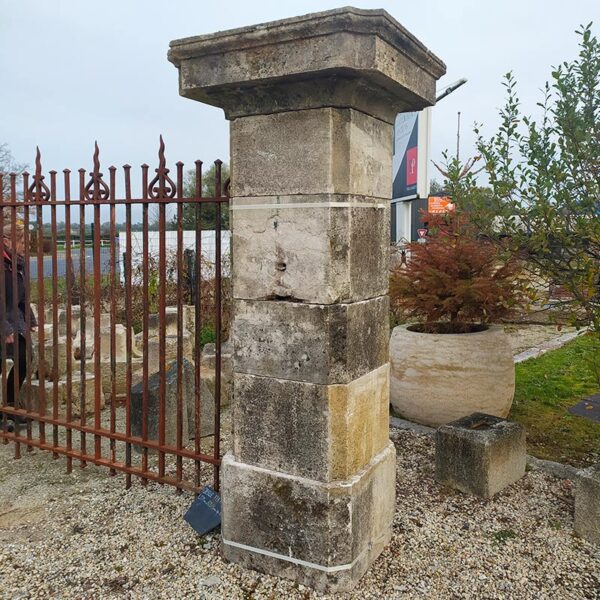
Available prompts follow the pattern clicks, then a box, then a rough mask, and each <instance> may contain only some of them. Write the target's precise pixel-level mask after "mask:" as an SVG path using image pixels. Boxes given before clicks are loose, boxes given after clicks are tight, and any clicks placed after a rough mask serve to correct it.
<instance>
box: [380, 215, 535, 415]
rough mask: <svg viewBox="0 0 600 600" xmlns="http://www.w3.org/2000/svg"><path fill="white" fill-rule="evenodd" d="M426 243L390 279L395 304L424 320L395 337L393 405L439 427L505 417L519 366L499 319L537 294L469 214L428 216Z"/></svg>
mask: <svg viewBox="0 0 600 600" xmlns="http://www.w3.org/2000/svg"><path fill="white" fill-rule="evenodd" d="M427 222H428V226H429V233H428V237H427V242H426V243H425V244H418V243H415V244H412V245H411V246H410V260H409V261H408V264H407V265H406V266H403V267H402V268H399V269H397V270H396V271H395V272H394V273H393V274H392V277H391V282H390V297H391V300H392V303H393V305H394V306H395V307H396V308H399V309H400V310H402V311H404V313H405V314H406V315H407V316H408V317H409V318H412V319H415V320H417V321H418V322H416V323H414V324H412V325H408V326H400V327H396V328H395V329H394V331H393V332H392V338H391V342H390V359H391V365H392V376H391V402H392V406H393V408H394V410H395V411H396V412H397V413H398V414H400V415H401V416H403V417H405V418H408V419H410V420H413V421H417V422H420V423H425V424H428V425H436V426H437V425H440V424H442V423H447V422H449V421H452V420H455V419H458V418H460V417H463V416H466V415H469V414H471V413H473V412H484V413H488V414H493V415H497V416H506V415H507V414H508V411H509V410H510V406H511V404H512V399H513V394H514V365H513V358H512V351H511V348H510V346H509V343H508V339H507V338H506V337H505V334H504V332H503V330H502V328H501V327H498V326H494V325H493V323H497V322H498V321H499V320H500V319H502V318H505V317H507V316H509V315H510V314H511V313H513V312H514V311H516V310H518V309H519V308H522V307H523V306H524V305H526V304H527V303H528V302H529V301H530V300H531V298H532V294H531V292H530V288H529V285H528V282H527V281H526V280H524V279H522V278H520V277H519V275H520V261H519V259H518V257H517V256H515V255H514V254H511V253H510V252H509V251H508V250H505V249H504V248H502V247H501V246H499V245H498V244H492V243H489V242H488V241H487V240H486V239H482V238H480V237H479V236H478V234H477V230H476V228H475V226H474V225H473V224H472V222H471V220H470V218H469V215H468V214H467V213H461V212H451V213H447V214H445V215H428V216H427Z"/></svg>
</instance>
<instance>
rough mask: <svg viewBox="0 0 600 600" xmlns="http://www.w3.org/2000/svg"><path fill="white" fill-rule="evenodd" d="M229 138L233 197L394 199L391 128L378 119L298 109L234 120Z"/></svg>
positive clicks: (346, 112) (356, 113)
mask: <svg viewBox="0 0 600 600" xmlns="http://www.w3.org/2000/svg"><path fill="white" fill-rule="evenodd" d="M230 134H231V143H230V146H231V162H232V164H234V165H235V170H233V171H232V178H231V196H232V197H233V198H237V197H241V196H283V195H288V194H324V193H327V194H355V195H359V196H368V197H373V198H383V199H387V200H389V199H390V198H391V197H392V153H393V149H392V138H393V126H392V125H391V124H389V123H385V122H384V121H381V120H379V119H376V118H375V117H371V116H368V115H366V114H364V113H362V112H359V111H356V110H353V109H349V108H318V109H311V110H300V111H294V112H286V113H278V114H270V115H258V116H251V117H243V118H239V119H235V120H234V121H232V122H231V129H230ZM290 140H294V143H290ZM256 148H260V150H259V151H258V152H257V151H256Z"/></svg>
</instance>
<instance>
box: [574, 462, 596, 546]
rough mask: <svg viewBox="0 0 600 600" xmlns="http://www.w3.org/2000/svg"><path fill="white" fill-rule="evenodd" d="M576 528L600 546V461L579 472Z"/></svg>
mask: <svg viewBox="0 0 600 600" xmlns="http://www.w3.org/2000/svg"><path fill="white" fill-rule="evenodd" d="M574 528H575V531H576V532H577V533H578V534H579V535H580V536H581V537H582V538H584V539H586V540H587V541H588V542H591V543H592V544H597V545H598V546H600V463H598V464H596V465H593V466H591V467H588V468H587V469H583V470H581V471H579V472H578V473H577V477H576V479H575V522H574Z"/></svg>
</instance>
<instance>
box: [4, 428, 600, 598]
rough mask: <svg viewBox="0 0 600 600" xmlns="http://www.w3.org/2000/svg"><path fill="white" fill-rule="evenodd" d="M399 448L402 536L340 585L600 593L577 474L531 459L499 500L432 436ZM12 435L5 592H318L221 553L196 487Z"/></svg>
mask: <svg viewBox="0 0 600 600" xmlns="http://www.w3.org/2000/svg"><path fill="white" fill-rule="evenodd" d="M391 436H392V439H393V440H394V442H395V444H396V447H397V450H398V476H397V505H398V509H397V512H396V518H395V521H394V535H393V539H392V543H391V544H390V546H389V547H388V548H387V549H386V550H385V551H384V553H383V554H382V555H381V557H380V558H379V559H378V560H377V561H376V563H375V564H374V565H373V567H372V568H371V570H370V571H369V572H368V573H367V575H366V576H365V577H364V578H363V579H362V580H361V581H360V583H359V584H358V586H357V588H356V591H355V592H354V593H353V594H340V595H337V596H336V598H360V599H365V598H376V599H378V600H380V599H381V598H402V599H404V598H406V599H411V598H436V599H437V598H440V599H442V598H443V599H447V598H448V599H458V598H465V599H466V598H469V599H471V598H476V599H480V598H481V599H492V598H507V599H515V600H526V599H535V600H538V599H548V600H550V599H552V600H554V599H563V598H565V599H576V598H577V599H579V598H581V599H583V598H587V599H594V598H600V550H599V549H598V548H597V547H593V546H592V545H590V544H588V543H586V542H585V541H583V540H581V539H579V538H577V537H576V536H575V535H574V534H573V529H572V512H573V499H572V495H571V486H570V482H569V481H561V480H558V479H555V478H553V477H552V476H550V475H546V474H544V473H541V472H538V471H530V472H528V473H527V475H526V476H525V478H524V479H522V480H521V481H520V482H518V483H517V484H515V485H514V486H512V487H511V488H510V489H508V490H506V491H505V492H503V493H501V494H499V495H498V496H497V497H496V498H494V499H492V500H488V501H484V500H480V499H476V498H472V497H468V496H465V495H462V494H460V493H458V492H454V491H452V490H449V489H443V488H441V487H440V486H439V485H437V484H436V483H435V481H434V479H433V446H432V440H431V439H430V438H429V437H428V436H424V435H418V434H415V433H412V432H409V431H401V430H397V429H392V430H391ZM12 456H13V451H12V447H11V445H7V446H0V598H2V599H16V598H78V599H84V598H85V599H88V598H90V599H91V598H94V599H96V598H101V599H105V598H106V599H111V598H115V599H120V598H132V599H133V598H140V599H142V598H148V599H155V598H169V599H171V598H172V599H187V598H190V599H191V598H195V599H201V598H227V599H249V598H265V599H266V598H272V599H279V598H289V599H296V598H306V599H308V598H319V597H323V598H325V597H326V596H319V595H317V594H315V593H314V592H312V591H310V590H308V589H306V588H303V587H301V586H297V585H295V584H294V583H293V582H289V581H285V580H278V579H276V578H273V577H267V576H262V575H259V574H257V573H254V572H251V571H246V570H243V569H241V568H239V567H237V566H235V565H231V564H227V563H225V561H224V560H223V559H222V558H221V557H220V536H219V534H218V533H215V534H213V535H208V536H205V537H203V538H201V537H199V536H198V535H196V534H195V532H194V531H193V530H192V529H191V528H190V527H189V526H188V525H187V524H186V523H185V522H184V521H183V519H182V515H183V513H184V512H185V510H186V509H187V507H188V506H189V504H190V503H191V501H192V496H191V495H189V494H182V495H177V494H176V493H175V492H174V491H173V490H172V489H170V488H168V487H161V486H158V485H155V484H149V485H148V486H147V487H146V488H143V487H142V486H141V485H139V484H138V483H136V484H135V485H134V486H133V487H132V488H131V489H130V490H125V489H124V481H123V478H122V477H121V476H117V477H109V476H108V473H107V471H106V470H104V469H98V468H96V467H93V466H88V467H87V468H86V469H84V470H80V469H79V468H74V470H73V473H72V474H71V475H67V474H65V464H64V459H60V460H53V459H52V456H51V455H49V454H48V453H44V452H37V451H34V452H32V453H24V455H23V458H22V459H21V460H20V461H15V460H13V459H12Z"/></svg>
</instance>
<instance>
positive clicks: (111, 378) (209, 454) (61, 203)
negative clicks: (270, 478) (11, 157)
mask: <svg viewBox="0 0 600 600" xmlns="http://www.w3.org/2000/svg"><path fill="white" fill-rule="evenodd" d="M158 158H159V164H158V167H157V168H156V169H155V170H154V171H155V173H154V174H152V173H151V170H150V167H149V166H148V165H142V167H141V172H140V173H139V176H140V181H139V182H135V181H132V179H133V178H132V172H131V167H130V166H129V165H125V166H124V167H123V168H122V172H121V175H120V177H119V178H118V177H117V174H118V170H117V169H116V168H115V167H112V166H111V167H109V169H108V171H109V175H108V178H106V179H105V178H104V176H103V174H102V173H101V171H100V160H99V150H98V145H97V144H96V146H95V152H94V157H93V170H92V171H91V172H89V173H87V172H86V170H85V169H80V170H79V172H78V177H76V178H75V179H76V183H74V182H73V179H74V177H73V176H72V175H73V174H72V173H71V172H70V171H69V170H68V169H65V170H64V171H63V173H62V176H61V177H59V176H58V173H57V172H56V171H49V173H48V175H49V177H48V178H47V179H46V177H45V175H44V174H43V171H42V164H41V157H40V152H39V149H38V151H37V156H36V163H35V174H34V175H33V176H30V175H29V174H28V173H22V174H21V175H17V174H14V173H12V174H7V175H4V176H3V175H2V174H0V194H2V195H0V200H1V204H2V210H1V211H0V230H2V232H3V234H4V257H3V260H2V261H0V262H2V267H1V269H2V271H0V324H3V325H2V327H3V328H4V329H3V330H2V331H1V332H0V333H1V335H0V351H1V357H2V376H1V388H0V391H1V393H2V401H1V404H0V416H1V423H0V438H2V440H3V443H5V444H7V443H9V442H12V443H14V448H15V458H20V456H21V454H20V453H21V449H22V447H23V446H24V447H26V448H27V450H29V451H31V450H32V449H34V448H38V449H42V450H47V451H49V452H52V453H53V455H54V456H55V457H58V456H60V455H63V456H65V457H66V463H67V471H68V472H70V471H71V470H72V467H73V462H76V463H77V462H78V463H79V465H80V466H81V467H85V466H86V464H87V463H93V464H96V465H101V466H105V467H107V468H108V469H110V473H111V474H113V475H114V474H116V473H117V472H122V473H125V477H126V485H127V487H129V486H130V485H131V482H132V477H137V478H139V479H140V480H141V481H142V483H144V484H145V483H146V482H148V481H157V482H161V483H166V484H170V485H173V486H175V487H176V488H177V489H178V490H182V489H187V490H191V491H195V492H197V491H199V490H200V489H201V488H202V486H203V485H204V484H206V483H212V485H213V486H214V487H215V488H217V489H218V485H219V465H220V459H221V448H220V442H221V421H220V420H221V404H222V402H221V401H222V396H223V388H224V387H227V390H226V392H227V394H229V393H230V389H229V388H230V385H229V384H227V374H226V373H224V372H223V361H222V351H221V347H222V341H223V339H224V338H225V337H226V336H227V333H228V329H229V309H228V307H229V303H228V301H227V299H228V296H229V282H230V275H229V265H228V260H227V245H228V239H229V238H228V235H229V232H228V231H227V229H226V228H225V227H226V221H227V218H228V204H227V203H228V197H227V195H226V191H227V190H226V187H227V182H225V186H224V187H225V190H224V189H223V185H222V181H221V180H222V176H223V172H222V169H223V167H222V163H221V161H218V160H217V161H215V163H214V165H213V166H212V167H211V169H210V173H209V174H210V175H212V176H213V177H214V190H210V191H209V192H208V193H207V190H206V182H203V168H202V162H201V161H196V163H195V166H194V169H193V170H191V171H189V172H186V171H185V170H184V164H183V163H181V162H178V163H177V164H176V171H175V175H174V176H173V177H171V176H170V175H169V173H170V171H169V169H168V168H167V166H166V159H165V146H164V143H163V140H162V137H161V138H160V147H159V152H158ZM138 185H139V187H140V188H141V194H140V195H139V196H135V195H134V193H133V191H132V189H133V188H134V187H138ZM7 188H8V194H6V193H3V192H2V190H3V189H5V190H6V189H7ZM75 189H76V190H77V192H76V193H75V191H74V190H75ZM211 192H212V195H211ZM75 195H76V196H77V197H76V198H75V197H74V196H75ZM184 227H185V229H186V230H185V231H184ZM117 235H118V236H119V242H117ZM2 275H4V278H2V277H1V276H2ZM24 284H25V285H24ZM23 286H24V301H20V300H19V298H18V294H17V293H16V292H17V291H18V290H20V289H22V288H23ZM13 292H14V293H13ZM11 297H12V298H11ZM30 306H31V307H32V309H31V310H30V309H28V307H30ZM15 315H16V316H15ZM18 315H22V317H23V320H22V321H19V318H20V317H18ZM17 321H19V323H17ZM11 331H13V333H12V337H11V334H10V332H11ZM19 332H20V333H19ZM211 341H212V342H213V343H214V352H212V353H208V354H206V353H207V350H208V348H209V346H206V344H207V343H208V342H211ZM203 346H204V352H203V350H202V348H203ZM205 359H206V360H205ZM11 362H12V364H13V370H12V372H11V371H10V367H11ZM23 362H25V364H26V365H27V368H26V375H25V379H24V380H23V382H22V383H21V382H20V378H19V377H18V376H16V375H17V374H18V373H19V370H20V369H21V370H23V369H22V368H23ZM19 363H21V364H19ZM207 365H208V366H207ZM9 373H12V375H9ZM11 378H12V379H11Z"/></svg>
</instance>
